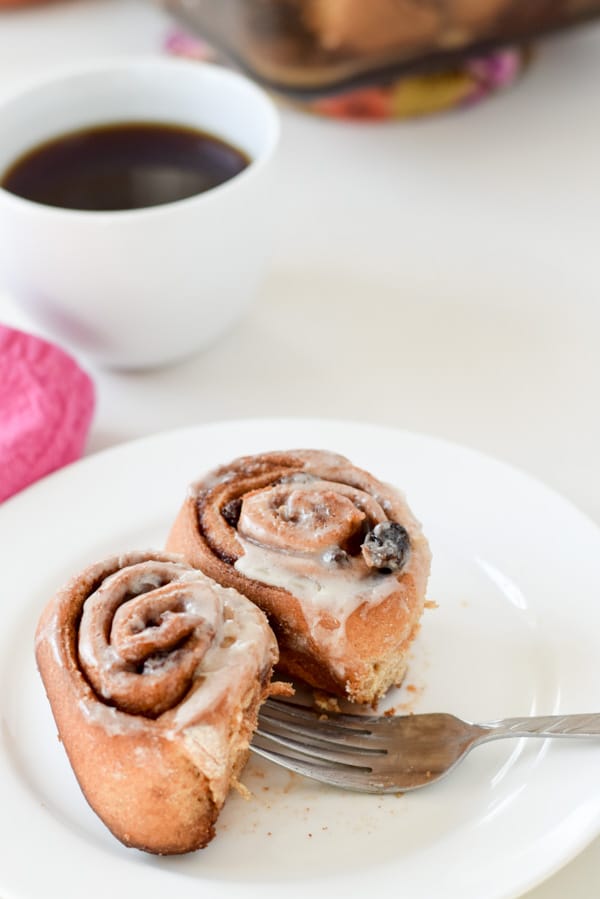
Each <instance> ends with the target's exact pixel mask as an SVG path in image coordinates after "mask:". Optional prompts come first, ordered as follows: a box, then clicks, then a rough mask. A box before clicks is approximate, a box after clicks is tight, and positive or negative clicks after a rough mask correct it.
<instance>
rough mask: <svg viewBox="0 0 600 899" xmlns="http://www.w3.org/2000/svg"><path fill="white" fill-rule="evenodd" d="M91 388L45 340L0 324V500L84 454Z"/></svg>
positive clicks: (82, 374) (68, 359) (91, 406)
mask: <svg viewBox="0 0 600 899" xmlns="http://www.w3.org/2000/svg"><path fill="white" fill-rule="evenodd" d="M93 411H94V385H93V384H92V381H91V379H90V378H89V377H88V375H86V374H85V372H84V371H82V370H81V369H80V368H79V366H78V365H77V363H76V362H75V360H74V359H72V358H71V357H70V356H68V355H67V353H65V352H64V351H63V350H61V349H59V348H58V347H57V346H54V345H53V344H51V343H48V342H47V341H45V340H40V338H38V337H33V336H32V335H31V334H25V333H23V331H16V330H15V329H14V328H7V327H5V326H4V325H0V502H2V501H3V500H5V499H8V497H9V496H12V495H13V493H16V492H17V491H18V490H21V489H22V488H23V487H26V486H27V485H28V484H32V483H33V482H34V481H36V480H37V479H38V478H41V477H43V476H44V475H46V474H49V473H50V472H51V471H54V470H55V469H57V468H60V467H61V466H62V465H66V464H67V462H73V461H74V460H75V459H77V458H79V456H80V455H81V453H82V452H83V447H84V444H85V439H86V437H87V433H88V430H89V426H90V423H91V420H92V414H93Z"/></svg>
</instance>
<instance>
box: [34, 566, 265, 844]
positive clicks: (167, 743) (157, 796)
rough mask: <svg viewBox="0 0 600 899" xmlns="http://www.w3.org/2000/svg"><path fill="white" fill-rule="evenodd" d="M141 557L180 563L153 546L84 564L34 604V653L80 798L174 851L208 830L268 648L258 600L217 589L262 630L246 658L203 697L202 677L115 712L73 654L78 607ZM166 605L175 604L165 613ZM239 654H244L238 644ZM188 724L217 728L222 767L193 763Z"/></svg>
mask: <svg viewBox="0 0 600 899" xmlns="http://www.w3.org/2000/svg"><path fill="white" fill-rule="evenodd" d="M148 560H150V561H151V562H156V561H158V562H159V563H162V562H166V563H168V564H169V565H170V564H172V563H175V564H176V566H177V568H178V569H187V570H189V569H188V566H184V565H183V564H182V562H181V560H180V559H178V558H175V557H172V556H167V555H165V554H162V553H152V554H146V553H136V554H129V555H128V556H124V557H120V558H113V559H109V560H106V562H103V563H100V564H99V565H95V566H92V567H91V568H89V569H87V570H86V571H85V572H84V573H83V574H82V575H81V576H80V577H78V578H75V579H74V580H73V581H72V582H71V583H70V584H69V585H68V586H67V587H66V588H65V589H64V590H62V591H60V592H59V593H58V594H57V596H56V597H54V599H53V600H52V601H51V602H50V603H49V604H48V606H47V607H46V609H45V610H44V612H43V614H42V616H41V619H40V622H39V625H38V632H37V640H36V658H37V663H38V667H39V670H40V674H41V676H42V679H43V682H44V686H45V689H46V693H47V695H48V699H49V701H50V704H51V707H52V712H53V715H54V718H55V721H56V724H57V728H58V733H59V738H60V739H61V741H62V743H63V744H64V747H65V750H66V752H67V755H68V757H69V760H70V762H71V765H72V767H73V770H74V773H75V775H76V777H77V780H78V782H79V784H80V787H81V789H82V791H83V793H84V795H85V797H86V799H87V801H88V802H89V804H90V806H91V807H92V808H93V809H94V810H95V811H96V813H97V814H98V815H99V816H100V817H101V818H102V820H103V821H104V823H105V824H106V825H107V827H108V828H109V829H110V830H111V831H112V833H113V834H114V835H115V836H116V837H117V838H118V839H119V840H121V842H123V843H124V844H125V845H127V846H132V847H135V848H138V849H142V850H145V851H147V852H152V853H157V854H178V853H183V852H189V851H191V850H193V849H198V848H201V847H203V846H205V845H206V844H207V843H208V842H209V840H210V839H211V838H212V837H213V835H214V825H215V821H216V819H217V816H218V814H219V811H220V809H221V806H222V804H223V802H224V799H225V796H226V792H227V788H228V785H229V784H230V783H231V781H232V780H233V779H234V778H237V776H238V775H239V773H240V771H241V769H242V768H243V765H244V763H245V761H246V758H247V754H248V746H249V742H250V739H251V736H252V733H253V731H254V729H255V728H256V721H257V716H258V709H259V707H260V704H261V703H262V701H263V700H264V699H265V698H266V697H267V695H268V694H269V691H270V686H269V683H270V675H271V671H272V665H273V662H274V660H275V657H276V651H275V645H274V639H273V637H272V635H271V634H270V631H269V629H268V626H267V624H266V621H265V619H264V616H261V617H260V618H256V617H255V612H256V611H258V610H254V609H253V608H252V607H251V606H250V604H249V603H247V601H246V600H245V599H244V598H243V597H237V598H235V597H233V594H232V596H231V597H229V591H222V593H223V594H224V595H227V596H226V598H227V601H229V599H230V598H231V601H232V602H234V603H239V604H240V606H241V604H243V608H244V610H245V612H246V613H247V614H248V615H249V621H250V622H251V624H252V627H254V625H256V628H257V630H256V633H257V634H259V635H262V638H263V639H264V647H263V649H262V650H261V651H260V652H259V653H257V656H256V664H255V665H254V663H253V664H250V663H249V664H248V670H244V672H243V676H240V678H239V680H235V681H232V682H231V683H230V684H229V689H228V690H226V691H221V692H219V691H217V692H216V693H215V695H214V696H212V695H211V702H210V703H208V704H207V705H203V697H202V693H201V692H200V691H201V690H202V689H203V688H204V685H203V684H202V683H201V682H200V681H194V683H193V684H192V685H191V686H190V688H189V690H188V693H187V695H186V697H185V698H184V699H183V700H181V701H179V702H177V703H176V704H175V705H174V707H173V708H171V709H169V710H168V711H165V712H163V713H162V714H161V715H158V716H157V717H155V718H152V717H148V716H146V715H141V714H137V715H134V714H129V713H127V712H123V711H121V710H119V708H117V707H115V705H112V704H110V703H111V701H110V700H107V699H105V698H103V697H100V696H98V695H97V694H96V693H95V691H94V690H93V688H92V686H91V684H90V682H89V681H88V679H87V677H86V674H85V671H84V669H83V665H82V662H81V659H80V648H81V643H78V640H80V621H81V617H82V609H83V608H84V606H85V603H86V601H88V600H89V596H90V594H93V593H94V592H95V591H96V595H97V591H98V589H99V588H100V587H101V585H106V583H107V579H108V578H110V576H111V574H112V573H113V572H118V571H119V570H120V569H121V570H122V569H123V568H127V566H130V567H131V569H132V570H137V569H138V568H140V566H141V567H142V568H143V565H144V563H145V562H147V561H148ZM189 576H190V577H191V578H192V580H191V583H192V584H193V585H195V578H196V576H197V573H196V572H191V571H190V575H189ZM186 577H188V576H187V575H185V573H184V575H183V581H182V589H183V588H186V587H187V581H186ZM201 577H202V576H201ZM202 581H203V584H201V585H200V589H201V590H202V589H204V585H205V584H207V583H208V582H207V581H206V579H205V578H202ZM109 586H110V584H109ZM176 586H177V587H179V582H176ZM215 589H216V590H219V589H220V588H215ZM209 590H212V587H210V586H209ZM150 592H151V591H150ZM211 595H212V594H211ZM228 608H230V607H228ZM234 608H237V606H235V605H234ZM173 614H177V611H175V612H174V613H171V618H172V617H173ZM232 627H233V625H232ZM156 629H157V628H156V627H154V630H156ZM253 633H254V632H253ZM209 651H210V650H209ZM213 651H214V652H220V651H221V649H220V648H218V647H215V649H214V650H213ZM162 655H168V650H163V651H162V652H161V653H159V654H158V655H157V654H155V655H154V657H153V658H154V659H155V660H156V659H160V658H161V657H162ZM244 657H245V658H246V659H248V657H249V653H248V652H247V651H245V652H244ZM158 664H159V663H158ZM169 664H170V665H171V667H172V664H173V663H169ZM180 719H181V720H180ZM196 724H200V725H202V727H209V728H213V729H214V728H217V729H218V732H219V733H221V732H223V733H224V734H225V736H226V744H227V748H226V750H225V751H226V753H227V754H228V755H227V758H225V759H224V760H223V765H224V769H223V772H222V776H221V775H219V776H215V772H214V771H213V770H211V769H210V767H208V766H206V765H205V764H203V755H202V747H201V746H198V745H197V740H198V733H197V732H195V731H194V726H195V725H196ZM202 727H200V729H199V730H200V732H201V731H202Z"/></svg>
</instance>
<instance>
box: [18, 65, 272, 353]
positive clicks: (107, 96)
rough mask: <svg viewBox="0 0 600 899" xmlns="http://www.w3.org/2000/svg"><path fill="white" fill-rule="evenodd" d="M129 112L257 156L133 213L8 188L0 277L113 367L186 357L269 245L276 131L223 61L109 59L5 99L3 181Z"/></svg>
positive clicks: (38, 315) (209, 332)
mask: <svg viewBox="0 0 600 899" xmlns="http://www.w3.org/2000/svg"><path fill="white" fill-rule="evenodd" d="M134 121H143V122H167V123H173V124H181V125H186V126H191V127H196V128H200V129H202V130H203V131H206V132H208V133H210V134H212V135H214V136H216V137H219V138H221V139H223V140H225V141H227V142H229V143H231V144H232V145H234V146H235V147H237V148H239V149H240V150H243V151H244V152H245V153H247V154H248V156H249V157H250V159H251V160H252V161H251V163H250V165H249V166H248V167H247V168H246V169H244V170H243V171H242V172H241V173H240V174H238V175H236V176H234V177H233V178H231V179H230V180H228V181H226V182H224V183H223V184H221V185H219V186H218V187H215V188H212V189H211V190H208V191H206V192H205V193H202V194H198V195H196V196H193V197H190V198H188V199H184V200H178V201H176V202H173V203H167V204H164V205H161V206H153V207H149V208H146V209H139V210H126V211H118V212H88V211H78V210H72V209H63V208H55V207H51V206H45V205H42V204H39V203H34V202H31V201H29V200H25V199H22V198H20V197H18V196H16V195H14V194H12V193H9V192H8V191H6V190H3V189H1V188H0V285H2V286H3V287H4V288H5V289H6V290H8V292H9V293H11V294H12V295H13V297H14V298H15V300H16V301H17V302H18V303H19V304H21V305H22V306H23V307H24V308H25V309H26V311H27V312H28V313H29V314H30V315H31V316H32V317H33V319H34V320H37V322H39V324H40V325H41V327H42V330H43V331H44V332H45V333H46V334H47V335H48V336H50V337H52V338H55V339H57V340H59V341H60V342H62V343H63V344H65V345H67V346H69V347H72V348H73V349H75V350H79V351H81V352H82V353H83V354H85V355H87V356H89V357H91V358H92V359H94V360H95V361H97V362H98V363H100V364H103V365H107V366H110V367H119V368H143V367H148V366H154V365H161V364H165V363H168V362H171V361H173V360H175V359H178V358H180V357H183V356H185V355H188V354H190V353H192V352H194V351H196V350H197V349H199V348H201V347H202V346H204V345H206V344H208V343H210V342H212V341H213V340H214V339H215V338H216V337H217V336H218V335H219V334H221V333H222V332H223V331H224V330H226V329H227V328H228V326H230V325H231V324H232V323H233V322H234V321H235V320H236V319H237V318H238V317H239V316H240V314H241V313H242V312H243V310H244V309H245V308H246V307H247V305H248V303H249V302H250V300H251V299H252V297H253V295H254V294H255V291H256V289H257V286H258V284H259V281H260V278H261V275H262V273H263V270H264V266H265V262H266V260H267V258H268V253H269V238H268V233H267V229H268V225H269V222H270V219H271V216H270V214H269V209H268V200H269V190H268V183H267V182H268V179H267V178H266V177H265V176H266V174H267V171H268V168H269V161H270V160H271V158H272V156H273V152H274V149H275V146H276V144H277V140H278V135H279V123H278V116H277V113H276V111H275V108H274V106H273V104H272V102H271V101H270V100H269V99H268V97H267V96H266V95H265V93H264V92H263V91H262V90H261V89H259V88H258V87H256V86H255V85H254V84H253V83H252V82H251V81H249V80H248V79H246V78H244V77H242V76H240V75H237V74H234V73H233V72H230V71H228V70H226V69H223V68H220V67H217V66H211V65H207V64H200V63H197V62H188V61H184V60H173V59H160V58H151V59H135V60H127V61H122V60H120V61H111V62H102V63H98V64H94V65H89V66H86V67H85V68H79V69H78V70H77V71H71V72H69V73H67V74H63V75H61V76H58V77H55V78H53V79H51V80H46V81H44V82H42V83H37V84H35V85H33V86H29V87H28V88H26V89H23V90H22V91H21V92H20V93H19V94H17V95H14V96H11V97H9V98H7V99H5V100H3V101H2V102H1V103H0V134H1V135H2V140H1V141H0V181H1V180H2V175H3V173H4V172H5V171H6V170H7V168H8V167H10V165H11V164H12V163H14V161H15V160H17V159H18V158H19V157H20V156H21V155H22V154H23V153H25V152H27V151H28V150H30V149H32V148H34V147H36V146H37V145H39V144H41V143H43V142H44V141H46V140H49V139H51V138H53V137H58V136H61V135H63V134H65V133H68V132H70V131H74V130H79V129H82V128H88V127H93V126H95V125H100V124H112V123H116V122H134Z"/></svg>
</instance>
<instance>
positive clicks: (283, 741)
mask: <svg viewBox="0 0 600 899" xmlns="http://www.w3.org/2000/svg"><path fill="white" fill-rule="evenodd" d="M257 733H259V734H261V735H262V736H266V737H269V739H271V740H273V741H274V742H275V743H277V744H278V745H279V746H283V747H284V748H285V749H286V750H291V751H292V752H301V753H302V754H303V755H306V756H308V757H310V758H316V759H319V760H320V761H326V762H333V763H334V764H341V765H350V766H351V767H353V768H354V767H358V768H361V767H365V769H368V770H370V763H371V762H374V761H377V760H378V759H380V758H381V757H382V756H385V755H386V754H387V753H386V751H385V750H382V749H376V748H375V749H363V748H362V747H356V746H352V745H348V744H346V743H339V742H338V743H334V742H331V741H326V740H321V739H319V736H318V735H317V734H313V733H310V732H309V731H306V732H302V733H299V732H298V731H297V730H295V729H293V728H290V727H287V726H286V725H283V726H282V725H280V724H273V723H271V722H269V724H267V725H266V726H265V724H264V722H259V725H258V730H257Z"/></svg>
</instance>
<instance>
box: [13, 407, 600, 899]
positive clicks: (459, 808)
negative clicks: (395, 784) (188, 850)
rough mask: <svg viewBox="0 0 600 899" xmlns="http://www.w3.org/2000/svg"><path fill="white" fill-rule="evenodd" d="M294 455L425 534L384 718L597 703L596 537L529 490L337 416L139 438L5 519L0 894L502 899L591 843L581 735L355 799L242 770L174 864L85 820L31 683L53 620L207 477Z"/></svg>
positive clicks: (559, 503)
mask: <svg viewBox="0 0 600 899" xmlns="http://www.w3.org/2000/svg"><path fill="white" fill-rule="evenodd" d="M299 446H305V447H322V448H327V449H331V450H337V451H339V452H342V453H345V454H346V455H348V456H349V457H350V458H351V459H352V461H354V462H355V463H357V464H359V465H361V466H363V467H366V468H369V469H370V470H371V471H373V473H375V474H377V475H378V476H380V477H381V478H383V479H385V480H388V481H391V482H393V483H395V484H397V485H398V486H400V487H401V488H402V489H404V490H405V492H406V493H407V495H408V499H409V502H410V503H411V505H412V507H413V509H414V511H415V512H416V514H417V515H418V516H419V517H420V518H421V519H422V521H423V523H424V527H425V530H426V533H427V534H428V536H429V538H430V542H431V545H432V550H433V556H434V566H433V572H432V577H431V581H430V589H429V596H430V598H431V599H433V600H435V601H436V602H437V603H438V608H436V609H431V610H428V611H427V612H426V614H425V617H424V621H423V626H422V629H421V633H420V634H419V637H418V641H417V644H416V646H415V648H414V652H413V657H412V661H411V666H410V669H409V674H408V677H407V680H406V682H405V686H404V687H403V688H402V689H401V690H400V691H397V692H396V693H395V694H394V696H392V697H391V698H390V700H389V701H390V703H391V704H393V705H394V706H396V707H397V708H401V709H404V710H406V711H427V710H439V711H442V710H447V711H453V712H455V713H457V714H459V715H462V716H463V717H465V718H467V719H471V720H486V719H492V718H496V717H502V716H509V715H526V714H536V713H542V714H543V713H555V712H583V711H587V712H589V711H593V710H598V709H600V675H599V672H598V662H597V642H598V636H597V635H598V633H600V563H599V561H598V560H599V558H600V531H599V530H598V529H597V528H596V527H595V526H594V525H593V524H591V523H590V521H588V520H587V519H586V518H584V517H583V516H582V515H581V514H580V513H579V512H578V511H577V510H576V509H574V508H573V507H572V506H571V505H569V504H568V503H567V502H566V501H565V500H563V499H561V498H560V497H558V496H557V495H555V494H554V493H552V492H551V491H549V490H548V489H547V488H545V487H544V486H542V485H540V484H539V483H537V482H536V481H534V480H532V479H531V478H529V477H527V476H525V475H523V474H521V473H519V472H517V471H515V470H513V469H511V468H508V467H507V466H505V465H503V464H501V463H499V462H496V461H493V460H491V459H489V458H485V457H483V456H481V455H478V454H477V453H474V452H472V451H470V450H467V449H464V448H461V447H457V446H454V445H450V444H447V443H443V442H440V441H438V440H433V439H429V438H425V437H421V436H417V435H413V434H408V433H404V432H401V431H396V430H389V429H383V428H376V427H371V426H363V425H355V424H345V423H340V422H318V421H316V422H313V421H280V420H277V421H268V420H267V421H244V422H231V423H224V424H217V425H213V426H206V427H198V428H194V429H190V430H184V431H178V432H173V433H166V434H161V435H158V436H156V437H153V438H150V439H145V440H141V441H138V442H135V443H131V444H127V445H124V446H121V447H118V448H116V449H113V450H109V451H107V452H104V453H102V454H100V455H97V456H93V457H91V458H88V459H86V460H84V461H83V462H80V463H78V464H76V465H74V466H71V467H70V468H68V469H65V470H64V471H62V472H60V473H58V474H57V475H54V476H53V477H51V478H48V479H46V480H45V481H43V482H41V483H39V484H38V485H36V486H35V487H33V488H31V489H30V490H28V491H26V492H25V493H23V494H21V495H20V496H19V497H17V498H15V499H14V500H12V501H10V502H8V503H6V504H5V505H4V506H3V507H2V508H0V553H1V555H2V560H1V566H0V603H1V617H0V620H1V622H2V627H1V628H0V717H1V743H0V791H1V792H0V895H2V897H3V899H39V897H41V896H44V897H45V899H59V897H60V899H80V897H81V896H82V895H85V896H86V897H87V899H96V897H98V899H100V897H103V899H104V897H105V896H111V899H126V897H127V899H129V897H130V896H143V897H144V899H164V897H165V896H173V897H177V899H187V897H190V899H192V897H193V899H197V897H198V896H210V897H211V899H237V897H239V896H240V895H242V894H243V895H244V897H246V899H253V897H260V899H282V897H286V899H288V897H289V899H296V897H298V899H299V897H303V899H304V897H306V895H307V894H310V895H311V897H313V899H335V897H340V899H341V897H344V899H347V897H349V896H358V895H363V896H364V895H368V894H369V891H371V890H374V891H376V893H377V896H378V897H387V896H390V897H392V896H394V897H396V896H398V895H402V897H403V899H432V897H433V896H440V895H443V896H444V897H445V899H501V897H502V899H506V897H512V896H517V895H519V894H521V893H522V892H524V891H525V890H526V889H527V888H528V887H531V886H533V885H534V884H535V883H537V882H539V881H540V880H542V879H543V878H544V877H545V876H547V875H549V874H551V873H552V872H553V871H554V870H556V869H557V868H558V867H559V866H561V865H562V864H564V863H565V862H566V861H567V860H568V859H570V858H571V857H572V856H574V855H575V854H576V853H577V852H578V851H579V850H580V849H581V848H582V847H583V846H584V845H585V844H586V843H587V842H589V841H590V840H591V839H592V838H593V837H594V836H595V835H596V834H597V833H598V832H600V745H598V744H593V743H585V744H583V743H577V744H575V743H574V742H572V741H535V740H529V741H516V742H515V741H502V742H499V743H493V744H490V745H488V746H484V747H482V748H480V749H478V750H477V751H476V752H474V753H473V754H472V755H471V756H470V757H469V758H468V759H467V760H466V761H465V762H464V763H463V765H462V766H461V767H460V768H459V769H458V770H457V771H456V772H455V773H454V774H453V775H452V776H450V777H449V778H448V779H447V780H445V781H442V782H441V783H439V784H436V785H434V786H432V787H430V788H428V789H425V790H422V791H418V792H415V793H412V794H407V795H405V796H402V797H400V796H385V797H377V796H366V795H355V794H351V793H344V792H341V791H338V790H335V789H332V788H328V787H325V786H322V785H318V784H314V783H312V782H309V781H307V780H304V779H302V778H300V777H298V776H294V775H291V774H289V773H287V772H285V771H283V770H280V769H278V768H275V767H273V766H270V765H269V764H267V763H266V762H263V761H261V760H258V759H256V758H251V760H250V763H249V764H248V766H247V768H246V771H245V774H244V782H245V783H246V785H247V786H248V787H249V788H250V790H251V791H252V793H253V794H254V798H253V799H251V800H244V799H242V798H240V797H239V796H237V795H232V796H231V797H230V798H229V800H228V802H227V804H226V806H225V809H224V811H223V814H222V816H221V818H220V819H219V823H218V831H217V836H216V838H215V840H214V841H213V842H212V843H211V844H210V846H209V847H208V848H207V849H205V850H203V851H201V852H197V853H195V854H192V855H189V856H186V857H181V858H171V859H159V858H154V857H150V856H147V855H144V854H143V853H139V852H136V851H134V850H127V849H125V848H124V847H122V846H121V845H120V844H119V843H118V842H117V841H116V840H115V839H114V838H113V837H112V836H111V835H110V834H109V832H108V831H107V830H106V829H105V828H104V826H103V825H102V824H101V822H100V821H99V820H98V819H97V818H96V816H95V815H94V814H93V812H92V811H91V810H90V809H89V808H88V806H87V805H86V803H85V801H84V799H83V798H82V795H81V794H80V792H79V789H78V787H77V785H76V782H75V779H74V777H73V775H72V773H71V770H70V767H69V764H68V762H67V760H66V757H65V755H64V752H63V750H62V747H61V746H60V745H59V743H58V741H57V739H56V733H55V728H54V725H53V721H52V717H51V714H50V711H49V708H48V705H47V703H46V700H45V697H44V694H43V690H42V687H41V684H40V681H39V678H38V676H37V673H36V670H35V664H34V658H33V651H32V640H33V632H34V629H35V624H36V620H37V617H38V615H39V613H40V610H41V608H42V606H43V605H44V603H45V602H46V600H47V599H48V598H49V597H50V595H51V594H52V593H53V592H54V590H55V589H56V588H57V587H58V586H59V585H60V584H61V583H62V582H63V581H65V580H66V579H67V578H68V577H70V576H71V575H72V574H74V573H76V572H77V571H78V570H79V569H80V568H82V567H83V566H85V565H86V564H87V563H90V562H92V561H95V560H97V559H99V558H102V557H103V556H106V555H108V554H110V553H112V552H115V551H120V550H127V549H133V548H147V547H149V546H154V547H160V546H161V545H162V542H163V540H164V538H165V536H166V533H167V530H168V528H169V526H170V523H171V521H172V519H173V518H174V516H175V514H176V512H177V509H178V507H179V504H180V502H181V501H182V499H183V497H184V493H185V489H186V485H187V483H188V482H189V481H190V480H192V479H194V478H196V477H198V476H199V475H200V474H201V473H202V472H204V471H205V470H206V469H207V468H209V467H211V466H214V465H216V464H218V463H220V462H224V461H228V460H230V459H231V458H233V457H234V456H237V455H239V454H241V453H249V452H258V451H261V450H268V449H276V448H293V447H299ZM98 764H99V766H101V764H102V760H101V759H99V760H98Z"/></svg>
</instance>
